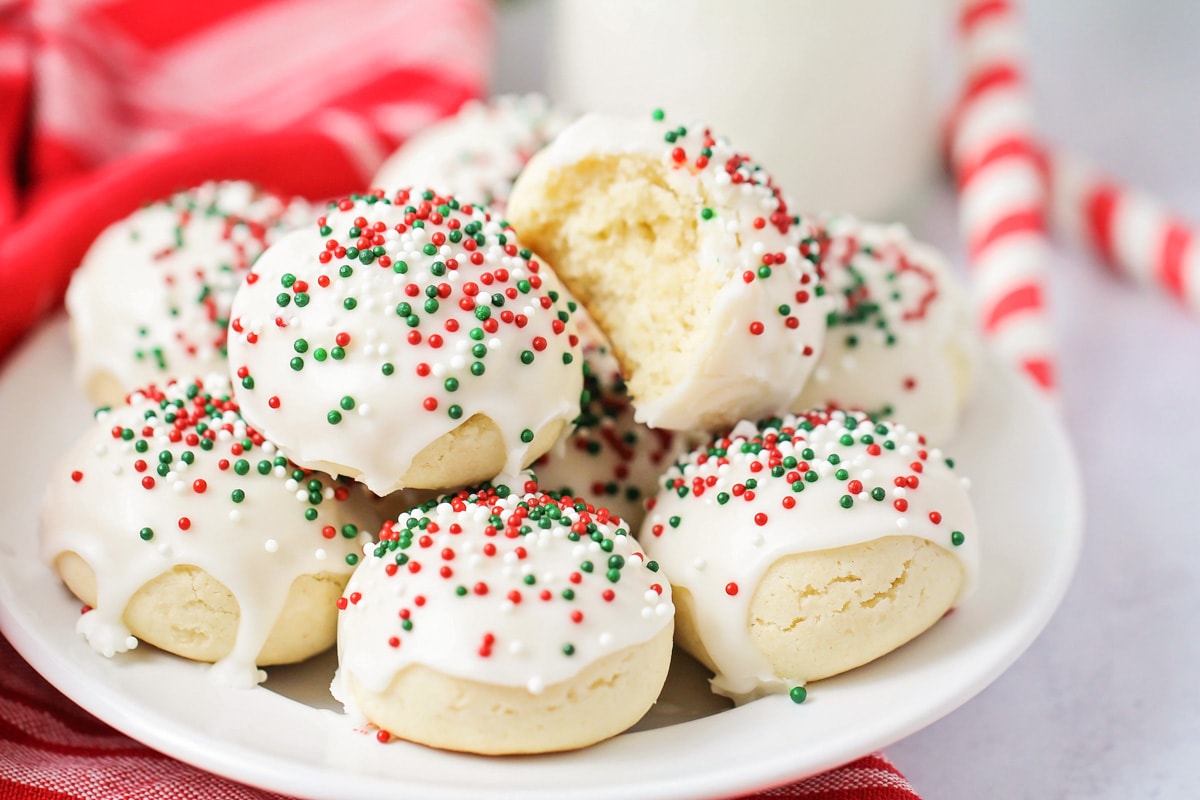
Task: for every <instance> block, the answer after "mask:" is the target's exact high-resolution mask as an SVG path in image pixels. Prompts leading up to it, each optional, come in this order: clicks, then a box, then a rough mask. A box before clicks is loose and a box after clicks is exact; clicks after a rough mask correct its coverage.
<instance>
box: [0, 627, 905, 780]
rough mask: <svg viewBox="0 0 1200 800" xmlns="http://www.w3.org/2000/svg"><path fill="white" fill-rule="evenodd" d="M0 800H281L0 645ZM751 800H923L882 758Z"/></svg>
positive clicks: (0, 640) (868, 759)
mask: <svg viewBox="0 0 1200 800" xmlns="http://www.w3.org/2000/svg"><path fill="white" fill-rule="evenodd" d="M0 664H2V665H4V668H3V669H0V800H17V799H18V798H19V800H74V799H75V798H78V799H79V800H116V799H117V798H121V799H122V800H160V799H161V798H167V797H169V798H171V799H172V800H283V798H282V797H281V795H277V794H273V793H271V792H264V791H261V790H259V789H252V788H250V787H248V786H243V785H241V784H238V783H234V782H232V781H228V780H225V779H224V778H220V777H217V776H216V775H211V774H209V773H207V772H204V771H202V770H199V769H196V768H195V767H190V766H188V765H187V764H184V763H182V762H180V761H176V760H175V759H173V758H170V757H169V756H165V755H163V754H161V753H158V752H155V751H154V750H151V749H150V748H148V747H145V746H143V745H141V744H138V743H137V742H135V741H133V740H132V739H130V738H129V737H127V736H125V735H124V734H121V733H118V732H117V731H114V730H113V729H112V728H109V727H108V726H106V725H105V724H104V723H102V722H100V721H99V720H97V719H95V718H94V717H92V716H91V715H89V714H88V713H87V712H86V711H84V710H83V709H81V708H79V707H78V706H76V705H75V704H74V703H72V702H71V701H70V700H68V699H67V698H66V697H63V696H62V695H61V694H59V693H58V691H57V690H55V689H54V687H52V686H51V685H50V684H48V683H46V682H45V681H44V680H42V678H41V676H39V675H38V674H37V673H36V672H34V671H33V669H32V668H31V667H30V666H29V665H28V664H26V663H25V662H23V661H22V660H21V657H20V656H19V655H17V654H16V652H15V651H14V650H13V649H12V645H10V644H9V643H8V642H7V641H6V640H5V639H3V638H0ZM752 797H756V798H784V799H785V800H786V799H790V798H796V799H797V800H799V799H800V798H803V800H920V798H919V797H918V796H917V794H916V793H915V792H914V791H913V790H912V788H911V787H910V786H909V785H908V782H907V781H905V780H904V777H903V776H901V775H900V773H899V772H897V771H896V768H895V767H893V766H892V765H891V764H890V763H888V761H887V760H886V759H885V758H884V757H883V756H881V755H873V756H867V757H866V758H861V759H859V760H858V761H855V762H854V763H852V764H847V765H846V766H844V767H842V768H841V769H837V770H834V771H833V772H828V773H825V774H824V775H818V776H816V777H815V778H809V779H808V780H806V781H802V782H800V783H797V784H793V785H791V786H784V787H781V788H778V789H771V790H768V791H766V792H763V793H761V794H757V795H752Z"/></svg>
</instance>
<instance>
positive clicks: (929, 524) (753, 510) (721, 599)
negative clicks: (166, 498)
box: [639, 411, 979, 701]
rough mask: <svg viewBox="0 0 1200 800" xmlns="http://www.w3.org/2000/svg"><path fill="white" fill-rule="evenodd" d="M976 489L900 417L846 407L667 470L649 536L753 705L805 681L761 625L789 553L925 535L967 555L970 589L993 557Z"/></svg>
mask: <svg viewBox="0 0 1200 800" xmlns="http://www.w3.org/2000/svg"><path fill="white" fill-rule="evenodd" d="M965 483H966V482H965V479H962V478H960V477H959V476H957V475H956V474H955V473H954V471H953V469H952V465H951V462H950V461H949V459H946V458H944V457H943V455H942V453H941V451H940V450H937V449H936V448H930V447H927V446H926V444H925V441H924V439H923V437H921V436H920V435H918V434H916V433H914V432H912V431H910V430H908V428H906V427H905V426H904V425H901V424H899V423H892V422H883V421H875V420H872V419H871V418H870V417H868V416H867V415H865V414H862V413H858V412H844V411H828V412H827V411H810V412H807V413H806V414H804V415H801V416H790V415H789V416H785V417H783V418H781V419H774V420H767V421H764V422H762V423H759V424H758V425H757V426H756V425H754V424H753V423H749V422H743V423H740V424H739V425H738V426H737V427H735V428H734V429H733V431H732V432H731V433H729V434H728V435H727V436H722V437H718V438H715V439H713V440H712V441H711V442H710V443H709V444H708V446H707V447H702V448H699V449H696V450H694V451H692V452H691V453H689V454H688V455H687V456H686V457H685V458H683V459H681V460H680V461H679V462H677V463H676V464H675V465H674V466H672V467H671V468H670V469H668V470H667V472H666V473H665V474H664V475H663V477H662V481H661V483H660V490H659V493H658V496H657V497H656V498H654V499H653V500H652V501H651V502H650V510H649V513H648V516H647V518H646V520H645V522H644V523H643V524H642V528H641V533H640V534H639V538H640V540H641V541H642V542H643V544H644V546H645V550H646V553H647V554H648V555H649V556H650V557H652V558H655V559H658V560H659V561H661V562H662V564H663V568H664V569H665V570H666V571H667V572H668V573H669V574H670V576H671V582H672V584H673V585H674V586H676V587H681V588H685V589H687V590H688V591H689V592H690V593H691V595H692V597H693V600H694V602H695V605H696V619H697V623H698V629H699V634H700V639H701V641H702V642H703V644H704V647H705V648H706V649H707V651H708V653H709V655H710V656H711V658H712V660H713V662H714V663H715V665H716V666H717V675H716V677H715V678H714V679H713V682H712V685H713V690H714V691H715V692H717V693H719V694H724V695H727V696H729V697H732V698H734V699H735V700H739V701H744V700H747V699H752V698H753V697H756V696H759V695H761V694H764V693H769V692H787V691H788V690H789V689H790V688H791V687H792V686H793V685H794V684H792V683H789V682H786V681H783V680H780V679H779V678H778V677H776V676H775V675H774V674H773V672H772V671H771V667H770V665H769V664H768V663H767V661H766V659H765V657H764V656H762V655H761V654H760V653H759V652H758V651H757V649H756V648H755V646H754V644H753V642H752V640H751V639H750V636H749V633H748V626H747V622H748V617H749V608H750V601H751V599H752V597H753V595H754V590H755V588H756V587H757V586H758V583H759V581H760V580H761V578H762V576H763V575H764V574H765V573H766V571H767V569H768V568H769V567H770V566H771V564H773V563H774V562H775V561H776V560H778V559H779V558H781V557H783V556H787V555H792V554H795V553H802V552H813V551H820V550H828V549H831V548H836V547H844V546H847V545H854V544H861V543H864V542H868V541H871V540H873V539H877V538H879V537H882V536H889V535H906V536H918V537H923V538H925V539H928V540H929V541H931V542H933V543H934V544H937V545H940V546H941V547H943V548H944V549H946V550H947V551H949V552H951V553H954V554H955V555H956V556H958V558H959V559H960V560H961V562H962V564H963V567H964V572H965V579H966V584H965V585H966V587H967V588H966V589H965V590H964V591H969V590H970V587H971V585H972V584H973V581H974V577H975V574H976V572H977V562H978V557H979V556H978V542H977V538H978V537H977V535H976V523H975V516H974V512H973V510H972V507H971V502H970V498H969V497H968V494H967V487H966V485H965ZM960 599H961V598H960Z"/></svg>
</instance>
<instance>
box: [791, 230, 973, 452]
mask: <svg viewBox="0 0 1200 800" xmlns="http://www.w3.org/2000/svg"><path fill="white" fill-rule="evenodd" d="M821 227H822V232H823V233H822V237H821V261H820V264H819V269H820V271H821V285H822V286H823V287H824V288H825V291H826V296H827V297H828V298H829V299H830V302H831V303H833V306H834V308H833V310H832V311H831V312H830V314H829V333H828V335H827V336H826V339H825V351H824V353H822V355H821V360H820V362H819V363H818V364H817V369H816V371H814V372H813V375H812V378H811V379H809V381H808V384H807V385H806V386H805V388H804V391H803V392H802V393H801V395H800V398H799V399H798V400H797V401H796V404H795V406H794V408H795V409H796V410H804V409H807V408H816V407H820V406H828V405H833V406H840V407H843V408H859V409H864V410H866V411H868V412H870V413H872V414H875V415H878V416H882V417H885V418H887V419H895V420H898V421H900V422H903V423H904V424H905V425H907V426H908V427H909V428H911V429H913V430H919V431H921V432H922V433H923V434H924V435H925V436H927V437H928V438H929V440H930V441H932V442H938V443H940V442H944V441H945V440H946V439H947V438H948V437H949V436H950V434H951V433H952V432H953V431H954V428H955V425H956V423H957V422H958V417H959V413H960V412H961V410H962V407H963V405H964V404H965V403H966V401H967V399H968V398H969V396H970V391H971V386H972V384H973V382H974V376H975V370H976V361H977V358H978V347H979V345H978V339H977V337H976V335H975V332H974V326H973V323H972V319H971V314H970V310H969V308H968V306H967V303H966V299H965V297H963V295H962V292H961V290H960V289H959V287H958V285H957V284H956V282H955V280H954V277H953V275H951V273H950V266H949V264H947V263H946V260H945V258H943V257H942V255H941V254H940V253H938V252H937V251H936V250H935V249H934V248H932V247H929V246H928V245H924V244H921V243H920V242H917V241H915V240H914V239H913V238H912V237H911V236H910V235H909V233H908V231H907V230H906V229H905V228H904V227H903V226H901V225H873V224H871V223H865V222H859V221H858V220H856V219H854V218H852V217H848V216H834V217H830V218H828V219H825V220H823V221H822V226H821Z"/></svg>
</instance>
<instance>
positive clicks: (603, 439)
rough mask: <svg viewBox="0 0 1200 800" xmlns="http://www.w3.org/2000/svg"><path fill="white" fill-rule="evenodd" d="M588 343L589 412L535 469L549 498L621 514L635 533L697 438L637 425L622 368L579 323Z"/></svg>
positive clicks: (592, 332) (585, 357)
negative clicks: (664, 478)
mask: <svg viewBox="0 0 1200 800" xmlns="http://www.w3.org/2000/svg"><path fill="white" fill-rule="evenodd" d="M579 322H580V325H579V331H580V338H581V339H582V341H583V364H584V377H583V388H584V391H583V404H582V405H583V408H582V411H581V412H580V414H579V418H578V419H577V420H576V421H575V423H576V424H575V430H574V431H573V432H572V433H571V435H570V436H569V437H568V438H567V440H566V441H565V442H563V444H562V446H561V447H556V448H554V450H552V451H551V452H549V453H546V454H545V455H544V456H542V457H541V458H539V459H538V460H537V461H535V462H534V463H533V465H532V467H531V469H532V470H533V471H534V473H536V475H537V480H538V485H539V486H540V487H541V488H542V489H543V490H544V491H548V492H565V493H566V494H571V495H575V496H577V497H587V498H590V499H591V500H593V501H595V502H597V503H601V504H603V505H604V506H605V507H607V508H608V509H609V510H610V511H612V512H613V513H615V514H617V515H618V516H619V517H620V518H621V520H622V522H624V523H626V524H627V525H629V527H630V528H631V529H633V530H636V529H637V527H638V526H639V525H640V524H641V522H642V517H643V516H644V515H645V513H646V509H645V504H646V500H647V499H648V498H650V497H653V496H654V494H655V493H656V492H657V489H658V477H659V476H660V475H662V473H663V470H665V469H666V468H667V467H668V466H669V465H670V464H671V462H672V461H673V460H674V459H675V457H676V456H677V455H679V454H680V453H682V452H684V451H685V450H687V449H688V448H689V447H690V446H691V445H692V444H695V441H696V439H695V437H694V436H689V435H687V434H684V433H681V432H678V431H670V430H666V429H662V428H659V429H654V428H649V427H647V426H645V425H643V424H641V423H640V422H636V421H634V418H633V405H632V403H630V401H629V393H628V392H627V391H626V389H625V381H624V379H623V378H622V377H621V371H620V369H621V368H620V365H619V364H618V363H617V361H616V359H615V358H613V355H612V350H611V349H610V348H609V345H608V343H607V342H605V341H604V340H603V337H602V336H601V335H600V332H599V331H598V330H596V328H595V325H594V324H592V323H590V321H588V320H587V317H586V315H583V314H582V312H581V315H580V317H579Z"/></svg>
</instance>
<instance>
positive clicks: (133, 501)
mask: <svg viewBox="0 0 1200 800" xmlns="http://www.w3.org/2000/svg"><path fill="white" fill-rule="evenodd" d="M378 519H379V517H377V516H375V514H374V513H373V511H372V510H371V508H370V505H369V502H368V500H367V499H366V493H365V492H363V491H362V490H361V488H360V487H358V486H357V485H355V484H354V483H352V482H350V481H345V480H341V481H339V480H335V479H332V478H330V477H328V476H326V475H320V474H317V473H312V472H308V471H306V470H302V469H300V468H298V467H297V466H296V465H295V464H292V463H290V462H289V461H287V460H286V459H285V458H284V457H283V456H281V455H280V454H279V453H278V451H277V450H276V448H275V447H274V445H272V444H271V443H270V442H269V441H267V440H265V439H264V438H263V437H262V435H261V434H260V433H259V432H258V431H257V430H255V429H254V428H252V427H250V426H248V425H247V424H246V423H245V421H244V420H243V419H242V418H241V416H240V415H239V414H238V406H237V403H236V402H234V400H233V399H232V398H231V396H230V391H229V382H228V381H227V380H226V379H225V378H224V377H221V376H213V377H211V378H209V379H207V380H206V381H199V380H194V381H190V382H186V383H183V382H178V383H177V382H174V381H171V382H169V383H168V384H167V385H166V386H165V387H164V388H162V389H157V388H149V389H145V390H139V391H135V392H134V393H132V394H131V395H130V397H129V400H128V402H127V403H125V404H121V405H119V406H116V407H114V408H112V409H111V410H101V411H100V412H98V413H97V415H96V421H95V423H94V424H93V425H92V427H91V428H90V429H89V430H88V432H87V433H85V434H84V435H83V436H82V437H81V438H80V439H79V441H78V442H77V443H76V444H75V445H74V446H73V447H72V448H71V449H70V451H69V452H68V453H67V454H66V455H65V456H64V457H63V458H62V459H61V460H60V461H59V462H58V465H57V466H56V467H55V469H54V472H53V473H52V476H51V479H50V482H49V487H48V490H47V494H46V498H45V502H44V504H43V509H42V517H41V532H40V542H41V554H42V557H43V559H44V560H45V561H46V562H47V563H48V564H51V565H53V566H54V567H55V568H56V569H57V570H58V572H59V573H60V575H61V576H62V578H63V580H64V582H65V583H66V584H67V586H68V587H69V588H70V589H71V591H72V592H73V593H74V594H75V595H76V596H77V597H79V598H80V600H82V601H83V602H84V603H86V604H87V605H88V606H89V607H90V610H88V611H87V612H86V613H85V614H83V615H82V616H81V617H80V618H79V623H78V626H77V627H78V630H79V631H80V633H82V634H83V635H85V636H86V637H87V639H88V641H89V643H90V644H91V645H92V647H93V648H95V649H96V650H98V651H99V652H101V653H103V654H105V655H110V656H111V655H113V654H114V653H117V652H124V651H125V650H128V649H129V648H131V647H134V646H136V644H137V640H138V639H140V640H143V641H145V642H148V643H149V644H152V645H155V646H156V647H159V648H161V649H164V650H168V651H170V652H173V653H176V654H178V655H181V656H184V657H186V658H191V659H195V660H198V661H210V662H215V667H214V670H213V672H212V675H213V677H214V679H215V680H216V681H217V682H218V683H224V684H230V685H235V686H253V685H254V684H255V683H257V682H259V681H261V680H262V679H263V678H264V677H265V676H264V674H263V673H262V672H261V670H259V669H258V667H261V666H266V665H270V664H283V663H291V662H295V661H300V660H303V659H305V658H308V657H309V656H312V655H314V654H316V653H318V652H320V651H322V650H324V649H326V648H328V647H330V646H331V645H332V644H333V642H334V637H335V634H336V613H335V611H334V604H335V602H336V600H337V598H338V596H339V595H340V594H341V590H342V587H344V586H345V584H346V580H347V579H348V578H349V577H350V573H351V571H352V570H353V568H354V565H355V564H356V563H357V562H358V558H359V553H360V552H361V547H362V541H363V540H365V539H366V538H367V535H366V534H365V533H360V531H364V530H369V529H370V528H371V527H373V526H374V525H375V524H376V523H377V521H378ZM135 637H136V638H135Z"/></svg>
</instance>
